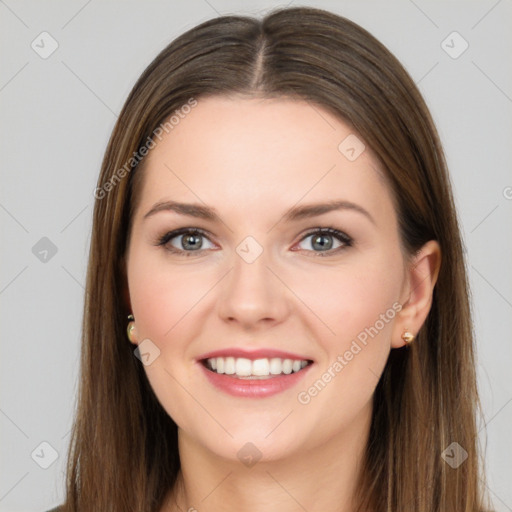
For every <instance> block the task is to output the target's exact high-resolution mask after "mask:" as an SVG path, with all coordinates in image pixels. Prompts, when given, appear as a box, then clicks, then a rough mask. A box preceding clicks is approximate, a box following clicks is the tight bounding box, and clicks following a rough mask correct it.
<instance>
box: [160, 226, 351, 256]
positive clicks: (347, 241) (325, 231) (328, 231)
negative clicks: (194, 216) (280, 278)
mask: <svg viewBox="0 0 512 512" xmlns="http://www.w3.org/2000/svg"><path fill="white" fill-rule="evenodd" d="M189 234H190V235H201V236H204V237H205V238H207V239H208V240H209V237H208V234H207V233H206V232H205V231H203V230H202V229H199V228H180V229H175V230H174V231H169V232H167V233H165V234H164V235H163V236H161V237H160V238H158V240H157V242H156V245H157V246H165V245H166V244H168V243H169V242H170V241H171V240H172V239H173V238H176V237H178V236H180V235H189ZM317 234H321V235H331V236H333V237H334V238H336V239H337V240H338V241H340V242H342V243H343V245H342V246H341V247H337V248H336V249H330V250H328V251H307V252H313V253H316V254H315V257H316V256H320V257H326V256H332V255H334V254H338V253H339V252H341V251H343V250H345V249H347V248H348V247H351V246H352V245H353V240H352V238H350V237H349V236H348V235H347V234H345V233H343V232H342V231H339V230H337V229H334V228H331V227H326V228H316V229H314V230H312V231H309V232H308V233H306V234H305V235H304V236H303V237H302V238H301V239H300V241H299V243H300V242H303V241H304V240H305V239H306V238H308V237H310V236H312V235H317ZM210 241H211V240H210ZM166 249H167V250H168V251H170V252H172V253H174V254H177V255H179V256H184V257H190V256H193V255H194V254H197V253H201V252H204V251H206V250H208V249H199V250H197V251H183V250H181V249H176V247H173V246H169V247H167V248H166ZM298 250H305V249H298Z"/></svg>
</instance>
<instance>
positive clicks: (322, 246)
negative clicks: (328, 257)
mask: <svg viewBox="0 0 512 512" xmlns="http://www.w3.org/2000/svg"><path fill="white" fill-rule="evenodd" d="M330 238H331V237H330V236H327V235H319V236H317V237H316V238H315V239H314V241H313V246H314V245H315V244H318V246H317V247H319V248H320V249H330V248H331V246H332V240H331V239H330ZM326 239H327V242H325V240H326Z"/></svg>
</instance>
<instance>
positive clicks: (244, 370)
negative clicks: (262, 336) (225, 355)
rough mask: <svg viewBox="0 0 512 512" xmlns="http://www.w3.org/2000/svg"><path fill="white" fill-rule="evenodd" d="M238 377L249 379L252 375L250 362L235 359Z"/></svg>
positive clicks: (238, 358) (248, 360) (242, 358)
mask: <svg viewBox="0 0 512 512" xmlns="http://www.w3.org/2000/svg"><path fill="white" fill-rule="evenodd" d="M235 373H236V374H237V375H238V376H239V377H249V375H251V373H252V362H251V360H250V359H245V358H244V357H237V359H236V372H235Z"/></svg>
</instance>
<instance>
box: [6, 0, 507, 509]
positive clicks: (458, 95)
mask: <svg viewBox="0 0 512 512" xmlns="http://www.w3.org/2000/svg"><path fill="white" fill-rule="evenodd" d="M278 5H283V6H284V5H286V3H277V2H272V1H249V2H244V3H243V4H242V2H241V0H232V1H227V0H208V1H206V0H191V1H187V2H186V3H185V2H183V3H181V2H169V1H168V2H157V1H149V2H148V1H146V2H133V1H132V2H113V1H101V2H100V1H99V0H92V1H91V0H89V1H84V0H78V1H66V2H64V1H55V0H54V1H48V2H44V3H43V2H36V1H35V0H34V1H15V0H5V1H3V0H0V52H1V56H0V58H1V68H0V116H1V120H2V123H1V125H0V130H1V131H0V145H1V157H2V158H1V173H2V176H1V190H0V222H1V226H2V231H1V237H2V238H1V245H0V247H1V267H0V308H1V309H0V311H1V315H2V317H1V334H2V346H1V349H2V357H1V360H0V365H1V366H0V379H1V388H0V389H1V403H0V429H1V431H0V435H1V441H2V442H1V448H0V449H1V453H0V457H1V458H0V460H1V468H0V471H1V476H0V510H1V511H32V510H33V511H38V510H45V509H47V508H49V507H50V506H52V505H56V504H58V503H60V502H61V501H62V498H63V482H64V478H63V475H64V473H63V470H64V461H65V455H66V451H67V446H68V442H69V429H70V426H71V421H72V415H73V410H74V402H75V396H76V390H77V380H76V379H77V374H78V355H79V345H80V329H81V327H80V321H81V313H82V304H83V293H84V288H83V285H84V280H85V269H86V261H87V250H88V243H89V240H90V227H91V215H92V205H93V195H92V194H93V190H94V187H95V183H96V179H97V175H98V172H99V167H100V164H101V159H102V156H103V152H104V150H105V146H106V143H107V140H108V137H109V135H110V132H111V130H112V128H113V126H114V123H115V120H116V116H117V113H118V112H119V111H120V109H121V107H122V104H123V103H124V100H125V98H126V96H127V94H128V92H129V91H130V89H131V87H132V86H133V84H134V82H135V80H136V78H137V77H138V76H139V74H140V73H141V72H142V71H143V69H144V68H145V66H146V65H147V64H148V63H149V62H150V61H151V60H152V59H153V57H154V56H156V54H157V53H158V52H159V51H160V50H161V49H162V48H163V47H164V46H165V45H167V44H168V43H169V42H170V41H171V40H172V39H174V38H175V37H176V36H178V35H179V34H181V33H182V32H184V31H185V30H187V29H189V28H191V27H192V26H194V25H196V24H198V23H199V22H201V21H204V20H206V19H209V18H212V17H215V16H217V15H218V14H227V13H247V14H253V15H261V14H263V13H264V12H265V11H266V10H268V9H269V8H271V7H275V6H278ZM291 5H306V4H304V3H301V4H299V3H298V2H292V3H291ZM307 5H314V6H318V7H322V8H325V9H328V10H331V11H333V12H336V13H339V14H341V15H344V16H347V17H348V18H350V19H352V20H354V21H355V22H357V23H359V24H360V25H362V26H363V27H365V28H366V29H368V30H369V31H370V32H371V33H372V34H374V35H375V36H376V37H377V38H378V39H380V40H381V41H382V42H383V43H384V44H385V45H386V46H387V47H388V48H389V49H390V50H391V51H392V52H393V53H394V54H395V55H396V56H397V57H398V58H399V59H400V60H401V61H402V62H403V64H404V65H405V67H406V68H407V69H408V71H409V72H410V74H411V75H412V77H413V78H414V80H415V81H416V83H417V84H418V85H419V87H420V90H421V91H422V93H423V94H424V96H425V98H426V100H427V103H428V105H429V107H430V108H431V111H432V114H433V116H434V119H435V121H436V123H437V126H438V129H439V131H440V135H441V138H442V141H443V144H444V147H445V150H446V154H447V159H448V164H449V167H450V172H451V175H452V179H453V184H454V189H455V196H456V203H457V207H458V210H459V214H460V217H461V221H462V229H463V236H464V240H465V244H466V249H467V257H468V272H469V277H470V280H471V286H472V291H473V297H474V298H473V308H474V320H475V331H476V335H477V344H478V345H477V347H478V354H477V355H478V378H479V387H480V392H481V396H482V401H483V408H484V418H482V421H481V430H480V439H481V442H482V443H483V445H484V446H485V445H487V451H486V461H487V462H486V465H487V471H488V478H489V481H488V488H489V492H490V495H491V497H492V498H493V499H494V502H495V506H496V510H498V511H512V490H511V488H510V486H507V483H508V484H510V482H511V481H512V464H511V462H510V459H511V456H512V441H511V435H510V430H511V428H510V427H511V425H512V403H511V402H512V378H511V376H510V366H511V362H512V343H511V339H510V332H511V329H512V278H511V265H510V262H511V261H512V258H511V256H512V254H511V253H512V237H511V234H512V230H511V225H512V173H511V160H512V158H511V157H512V150H511V146H512V144H511V141H512V115H511V114H512V69H511V66H510V55H511V53H512V33H511V31H510V22H511V20H512V16H511V15H512V2H511V1H510V0H500V1H496V0H491V1H480V2H467V1H464V2H463V1H458V2H432V1H428V2H425V1H420V0H414V2H413V1H410V0H404V1H396V2H380V3H377V2H367V1H359V2H355V1H352V2H344V1H337V2H334V1H319V2H310V3H309V4H307ZM43 31H47V32H48V33H49V34H51V37H52V38H53V39H54V40H55V41H56V42H57V43H58V48H57V50H56V51H55V52H54V53H53V54H51V55H50V56H46V55H43V56H46V57H47V58H42V56H41V53H43V54H44V52H48V51H49V50H50V49H51V44H52V41H51V39H50V38H49V37H48V36H40V34H41V32H43ZM453 31H457V32H458V33H459V34H460V35H461V36H462V38H463V39H464V40H465V41H467V43H468V44H469V47H468V49H467V50H466V51H465V52H464V53H462V54H461V55H460V56H458V57H457V58H453V57H454V54H455V53H457V52H458V51H460V49H462V48H463V46H462V45H463V41H462V40H461V39H457V37H458V36H455V39H454V38H453V37H452V38H451V39H450V38H449V39H448V40H447V43H445V44H444V45H445V46H444V48H445V49H447V47H446V45H447V44H448V45H450V46H452V47H453V48H452V49H451V50H449V51H450V52H451V53H452V55H449V54H448V53H447V52H446V51H445V49H443V47H442V41H443V40H445V39H446V38H447V36H448V35H449V34H451V33H452V32H453ZM41 39H43V41H41ZM33 41H34V46H35V48H37V51H38V52H39V53H38V52H36V51H35V49H33V48H32V47H31V44H32V42H33ZM452 41H453V42H452ZM44 237H46V238H47V239H49V240H50V241H51V244H50V243H49V242H48V240H46V239H45V240H43V241H41V239H42V238H44ZM34 246H35V248H34ZM52 249H53V252H55V250H56V251H57V252H56V253H55V254H53V252H52ZM45 251H48V252H45ZM485 424H487V427H486V428H485ZM42 442H46V443H49V445H51V447H52V448H50V447H49V446H47V445H42V446H41V443H42ZM52 450H55V452H56V453H55V454H54V453H53V451H52ZM56 455H58V457H57V458H56V460H55V461H54V462H53V463H52V461H53V458H52V456H53V457H54V456H56ZM50 463H52V464H51V465H49V464H50ZM45 465H49V467H48V468H47V469H44V468H43V467H41V466H45ZM98 470H99V471H101V468H98Z"/></svg>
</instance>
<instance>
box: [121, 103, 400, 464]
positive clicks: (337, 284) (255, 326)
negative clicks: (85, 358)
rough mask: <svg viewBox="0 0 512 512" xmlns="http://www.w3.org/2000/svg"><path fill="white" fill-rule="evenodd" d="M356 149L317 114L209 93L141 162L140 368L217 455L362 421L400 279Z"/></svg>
mask: <svg viewBox="0 0 512 512" xmlns="http://www.w3.org/2000/svg"><path fill="white" fill-rule="evenodd" d="M164 133H165V132H164ZM347 137H348V138H347ZM155 142H158V141H157V140H156V139H155ZM362 144H363V143H362V142H361V141H360V140H359V139H357V138H356V136H355V135H354V134H353V133H352V132H351V130H350V128H349V127H348V126H347V125H346V124H345V123H343V122H341V121H340V120H339V119H337V118H335V117H334V116H333V115H331V114H329V113H328V112H327V111H326V110H324V109H323V108H321V107H319V106H317V105H313V104H309V103H307V102H302V101H297V100H286V99H278V100H268V99H266V100H260V99H228V98H224V97H210V98H207V99H199V101H198V103H197V106H196V107H195V108H193V109H191V111H190V113H188V115H186V116H184V118H182V119H180V121H179V124H177V125H175V126H174V128H173V129H172V130H170V131H169V133H168V134H165V135H164V136H163V138H162V140H161V141H160V142H158V143H157V145H156V147H154V149H152V150H151V151H150V153H149V154H148V156H147V157H146V158H147V160H146V162H145V169H144V171H143V172H144V179H143V182H142V188H141V190H140V196H139V197H140V201H139V203H138V206H137V208H136V211H135V213H134V218H133V228H132V233H131V239H130V245H129V248H128V253H127V276H128V288H129V299H130V304H131V308H132V312H133V314H134V317H135V326H136V335H137V339H138V342H143V344H142V345H141V350H140V351H141V352H142V353H143V354H145V356H143V359H144V360H145V363H146V364H145V366H144V369H145V371H146V374H147V377H148V379H149V381H150V383H151V386H152V388H153V389H154V392H155V394H156V396H157V397H158V399H159V401H160V403H161V404H162V406H163V407H164V408H165V410H166V411H167V412H168V414H169V415H170V416H171V417H172V418H173V420H174V421H175V422H176V424H177V425H178V426H179V428H180V429H181V433H182V434H184V435H186V436H187V438H188V439H190V440H192V441H193V442H194V443H196V444H197V445H199V446H201V447H202V448H205V449H207V450H209V451H210V452H213V453H214V454H216V455H218V456H221V457H225V458H228V459H233V460H234V459H237V458H240V457H243V456H245V455H244V453H245V452H244V451H243V450H246V451H247V450H248V451H249V452H250V451H251V450H254V453H253V454H251V453H249V455H255V454H257V453H258V452H256V449H255V448H254V447H252V445H254V446H255V447H256V448H257V450H258V451H259V453H258V457H259V456H261V457H262V458H263V459H264V460H265V459H267V460H271V459H278V458H282V457H287V456H291V455H292V454H293V453H294V452H299V451H304V450H308V449H314V448H315V447H318V446H320V445H322V444H323V443H325V442H326V441H327V440H329V439H332V438H334V437H335V436H338V437H339V438H340V439H341V438H342V437H343V435H344V433H346V432H348V431H349V430H350V429H352V430H354V429H357V428H359V427H361V426H362V425H367V420H368V418H369V417H370V415H371V398H372V394H373V392H374V389H375V387H376V385H377V382H378V379H379V377H380V375H381V373H382V370H383V368H384V366H385V363H386V360H387V358H388V354H389V352H390V349H391V348H392V347H394V346H401V345H402V344H403V342H402V341H401V340H400V334H401V332H402V329H403V325H399V324H398V321H397V319H398V317H399V315H398V311H399V310H400V308H401V304H402V303H403V302H404V300H405V299H406V297H405V290H406V278H407V273H406V272H405V263H404V259H403V255H402V252H401V250H400V244H399V233H398V225H397V216H396V212H395V210H394V207H393V203H392V199H391V195H390V191H389V189H388V187H387V185H386V183H385V181H384V179H383V177H382V175H381V173H380V171H379V170H378V167H379V166H378V163H377V161H376V160H375V159H374V158H373V157H372V156H371V154H370V150H369V149H368V148H366V149H365V148H364V146H363V145H362ZM173 203H181V204H183V206H179V207H177V206H173ZM334 203H340V205H341V206H340V207H338V208H323V207H317V208H316V209H315V208H309V207H310V206H311V205H328V204H334ZM326 228H331V229H332V230H336V231H334V232H331V233H325V232H324V233H319V232H318V231H319V230H325V229H326ZM194 229H195V230H200V233H199V234H198V233H194V232H192V233H186V231H187V230H194ZM175 230H180V232H179V233H175V234H172V233H171V232H173V231H175ZM338 232H339V233H338ZM169 233H171V234H169ZM143 340H144V341H143ZM217 355H219V358H218V359H217V357H214V356H217ZM220 356H222V357H220ZM205 359H210V365H211V363H212V360H214V362H213V365H214V366H215V368H216V370H212V369H211V366H210V369H208V368H207V367H206V366H205V365H208V363H207V362H205ZM285 359H290V360H291V361H290V362H287V361H284V360H285ZM293 361H297V362H295V363H293ZM306 362H307V366H305V365H306ZM222 367H223V368H224V369H222ZM299 368H301V369H300V370H299V371H295V370H298V369H299ZM290 370H291V371H292V373H291V374H289V371H290ZM218 371H225V372H228V374H226V373H224V374H221V373H217V372H218ZM233 371H235V372H237V373H235V374H232V372H233ZM283 372H284V373H283ZM249 374H250V375H249ZM254 374H256V375H254ZM274 374H275V375H274ZM278 374H279V375H278ZM251 376H252V378H250V377H251ZM248 377H249V378H248ZM247 443H252V445H247ZM243 447H245V448H243ZM242 448H243V450H242V451H241V452H240V453H239V451H240V450H241V449H242Z"/></svg>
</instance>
